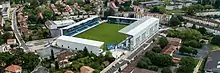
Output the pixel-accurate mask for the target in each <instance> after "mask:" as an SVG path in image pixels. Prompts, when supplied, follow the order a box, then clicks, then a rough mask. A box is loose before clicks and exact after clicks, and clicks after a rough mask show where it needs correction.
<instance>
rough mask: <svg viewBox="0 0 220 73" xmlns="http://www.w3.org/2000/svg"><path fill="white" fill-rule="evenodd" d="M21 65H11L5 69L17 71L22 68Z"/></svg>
mask: <svg viewBox="0 0 220 73" xmlns="http://www.w3.org/2000/svg"><path fill="white" fill-rule="evenodd" d="M21 69H22V68H21V66H18V65H10V66H8V67H6V68H5V71H12V72H16V71H18V70H21Z"/></svg>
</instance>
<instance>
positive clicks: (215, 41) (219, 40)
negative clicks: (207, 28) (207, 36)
mask: <svg viewBox="0 0 220 73" xmlns="http://www.w3.org/2000/svg"><path fill="white" fill-rule="evenodd" d="M211 43H212V44H214V45H218V46H220V36H219V35H215V36H214V37H213V38H212V40H211Z"/></svg>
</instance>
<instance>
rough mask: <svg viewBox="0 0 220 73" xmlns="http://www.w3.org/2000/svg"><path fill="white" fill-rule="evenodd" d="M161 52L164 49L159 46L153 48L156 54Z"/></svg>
mask: <svg viewBox="0 0 220 73" xmlns="http://www.w3.org/2000/svg"><path fill="white" fill-rule="evenodd" d="M161 50H162V48H160V47H159V46H154V47H153V48H152V51H153V52H155V53H160V52H161Z"/></svg>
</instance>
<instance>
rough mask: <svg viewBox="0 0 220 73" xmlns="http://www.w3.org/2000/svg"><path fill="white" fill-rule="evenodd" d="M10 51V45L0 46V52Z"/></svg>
mask: <svg viewBox="0 0 220 73" xmlns="http://www.w3.org/2000/svg"><path fill="white" fill-rule="evenodd" d="M10 49H11V47H10V45H6V44H3V45H1V46H0V52H8V51H10Z"/></svg>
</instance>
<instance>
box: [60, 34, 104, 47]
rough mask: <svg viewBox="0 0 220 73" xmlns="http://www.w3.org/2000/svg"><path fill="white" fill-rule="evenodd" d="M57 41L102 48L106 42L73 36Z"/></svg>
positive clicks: (63, 37)
mask: <svg viewBox="0 0 220 73" xmlns="http://www.w3.org/2000/svg"><path fill="white" fill-rule="evenodd" d="M57 40H62V41H69V42H74V43H80V44H85V45H90V46H96V47H101V46H102V45H103V44H104V42H100V41H94V40H88V39H82V38H77V37H71V36H60V37H59V38H57Z"/></svg>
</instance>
